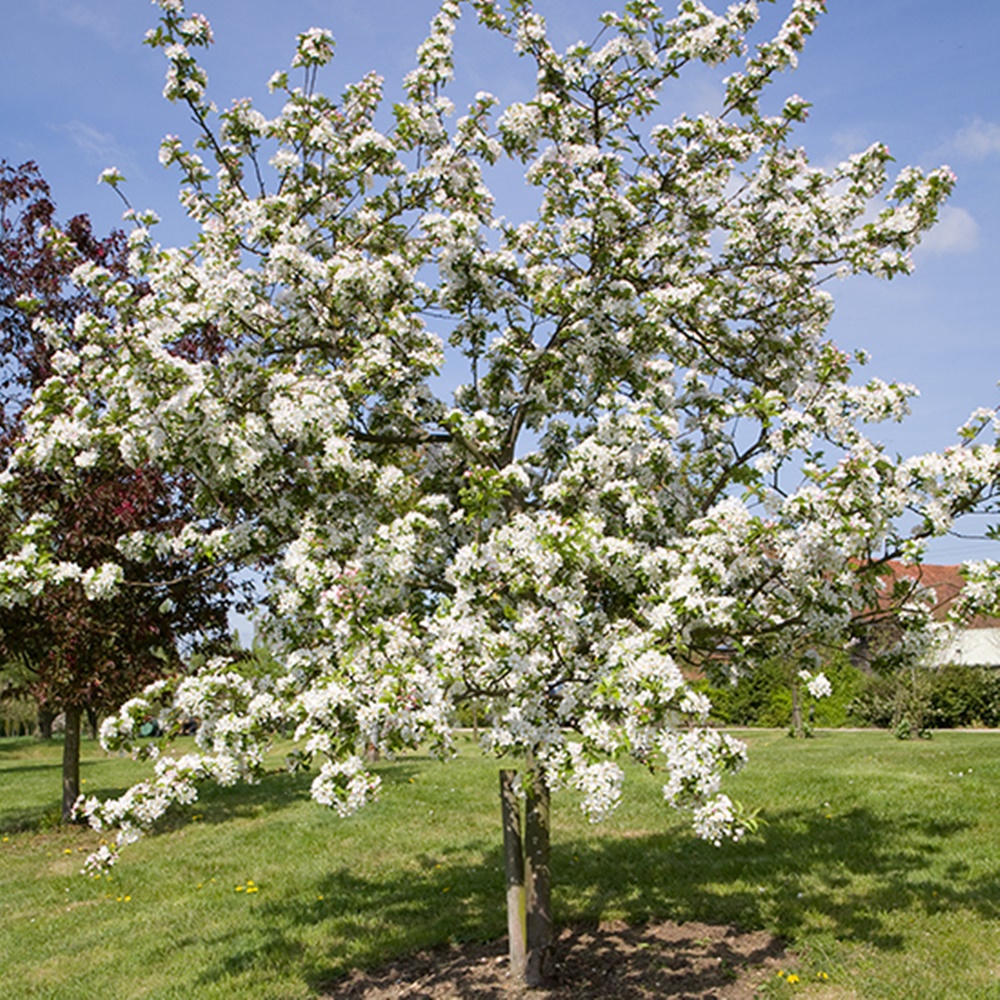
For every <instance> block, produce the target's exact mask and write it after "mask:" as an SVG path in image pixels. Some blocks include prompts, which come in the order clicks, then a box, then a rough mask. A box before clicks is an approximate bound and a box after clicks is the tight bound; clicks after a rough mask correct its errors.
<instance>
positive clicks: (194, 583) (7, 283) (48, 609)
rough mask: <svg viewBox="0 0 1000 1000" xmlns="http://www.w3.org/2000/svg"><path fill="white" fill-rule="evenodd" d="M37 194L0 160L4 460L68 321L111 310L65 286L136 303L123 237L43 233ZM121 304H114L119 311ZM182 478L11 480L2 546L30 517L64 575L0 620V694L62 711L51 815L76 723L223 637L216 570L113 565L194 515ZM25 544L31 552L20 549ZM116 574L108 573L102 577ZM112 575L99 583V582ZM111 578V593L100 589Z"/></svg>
mask: <svg viewBox="0 0 1000 1000" xmlns="http://www.w3.org/2000/svg"><path fill="white" fill-rule="evenodd" d="M54 215H55V208H54V205H53V202H52V200H51V196H50V192H49V189H48V185H47V184H46V183H45V181H44V179H43V178H42V177H41V175H40V173H39V171H38V168H37V167H36V166H35V165H34V164H33V163H25V164H22V165H21V166H19V167H14V166H11V165H9V164H7V163H6V162H3V163H0V225H2V227H3V243H2V255H0V357H2V359H3V360H2V368H0V373H2V375H0V458H2V460H3V462H4V464H5V465H6V464H7V462H8V461H9V460H10V457H11V455H12V454H13V451H14V448H15V447H16V445H17V444H18V443H19V442H20V441H21V440H22V438H23V435H24V425H23V416H24V412H25V409H26V408H27V406H28V405H29V403H30V399H31V394H32V392H34V391H35V390H36V389H37V388H38V387H39V386H41V385H42V384H43V383H44V382H45V381H46V380H47V379H48V378H49V377H50V376H51V375H52V373H53V371H54V370H55V368H56V367H57V366H58V365H59V364H60V363H65V360H64V361H63V362H60V359H59V357H58V356H57V351H56V348H55V346H54V343H53V341H52V340H51V339H49V334H50V333H51V331H53V330H58V331H60V334H61V336H62V340H61V347H60V350H61V351H62V352H63V355H64V359H65V357H66V356H67V355H68V357H72V352H74V351H75V350H77V349H78V348H79V347H80V346H81V345H80V342H79V341H78V340H77V339H76V333H75V332H74V331H75V324H76V321H77V319H78V318H79V317H81V316H86V317H90V318H91V320H94V319H96V318H97V317H107V316H109V315H110V313H111V308H112V307H110V306H107V307H106V306H104V305H103V304H102V302H101V300H100V299H99V298H97V297H95V296H93V295H91V294H89V293H88V292H86V291H85V290H83V289H81V288H79V287H78V286H75V285H73V284H72V283H71V281H70V280H69V277H70V274H71V272H72V271H73V269H74V268H76V267H77V266H79V265H80V264H82V263H86V262H94V263H97V264H100V266H102V267H103V268H105V269H106V271H107V273H108V274H109V275H110V276H112V277H113V279H114V280H115V281H116V282H118V283H119V284H120V288H119V294H120V296H125V297H129V298H134V297H138V296H141V295H142V294H143V292H144V289H143V287H142V285H141V283H138V282H134V281H132V280H131V278H130V276H129V271H128V266H127V243H126V240H125V237H124V235H123V234H122V233H112V234H111V235H110V236H108V237H106V238H103V239H98V238H96V237H95V236H94V235H93V233H92V231H91V227H90V224H89V221H88V220H87V218H86V217H85V216H75V217H74V218H72V219H71V220H70V221H69V222H68V223H67V224H66V225H65V226H64V227H63V228H62V230H61V232H60V235H59V236H58V238H56V237H55V236H54V233H55V231H56V230H55V226H56V222H55V218H54ZM124 302H125V298H124V297H122V298H120V302H119V306H118V308H119V309H120V308H121V307H122V305H124ZM186 492H187V491H186V485H185V482H184V480H183V478H180V477H176V476H167V475H166V474H165V473H163V472H162V471H160V470H157V469H155V468H153V467H152V466H150V465H148V464H146V465H143V466H140V467H129V466H127V465H125V464H124V463H123V462H122V461H121V460H120V459H116V458H115V457H114V456H110V457H108V456H105V457H104V458H103V459H101V460H99V459H98V456H97V455H96V454H90V455H88V456H86V457H83V458H81V460H80V461H78V462H77V463H76V465H75V467H74V468H73V469H72V470H64V471H63V472H61V473H47V472H45V471H43V470H40V469H17V470H14V472H13V474H12V477H11V479H10V482H9V484H8V492H7V497H6V500H7V502H6V504H5V506H4V509H3V514H2V517H0V542H2V543H3V544H4V547H5V548H6V545H7V543H8V542H9V540H10V539H11V538H12V537H14V536H15V535H16V534H17V532H18V530H19V529H20V528H21V527H22V526H23V525H24V524H25V523H26V522H29V521H32V519H34V521H33V523H34V524H35V526H36V528H38V529H39V530H40V531H42V532H43V533H44V535H45V542H44V545H45V548H46V551H47V552H49V553H50V555H51V558H52V559H53V560H54V561H55V563H54V564H55V565H56V567H57V572H58V573H59V574H60V575H61V576H62V577H63V579H62V583H61V585H60V586H59V587H50V588H47V589H44V590H39V591H38V592H37V593H34V594H31V595H30V596H27V597H25V598H24V599H22V600H20V601H17V602H14V603H11V604H9V605H8V606H7V607H6V608H5V609H4V613H3V617H2V619H0V657H2V658H3V659H6V660H7V661H8V663H10V664H12V665H13V669H12V670H9V671H8V677H7V684H6V686H5V690H4V692H3V696H4V697H8V698H16V697H19V696H24V695H29V696H30V697H32V698H33V699H34V700H35V701H36V703H37V705H38V707H39V713H40V715H42V716H43V717H45V718H46V719H48V720H51V719H52V718H53V717H54V716H55V715H56V714H58V713H64V715H65V722H66V725H65V743H64V756H63V794H62V812H63V818H64V819H69V818H70V816H71V812H72V807H73V804H74V803H75V801H76V799H77V798H78V796H79V791H80V789H79V758H80V731H81V719H82V717H83V716H85V715H87V716H89V717H90V719H91V722H92V724H93V725H94V727H95V728H96V724H97V716H98V714H99V713H103V712H107V711H109V710H111V709H114V708H116V707H117V706H119V705H120V704H121V703H122V702H123V701H124V700H125V699H127V698H128V697H129V696H130V695H133V694H135V693H136V692H137V691H139V690H140V689H141V688H142V687H143V686H144V685H146V684H148V683H149V682H151V681H152V680H154V679H156V678H157V677H160V676H162V675H163V674H165V673H174V672H177V671H179V670H181V669H182V664H181V662H180V658H179V656H180V650H181V647H180V645H179V642H180V640H181V639H182V638H184V637H192V636H196V635H202V636H205V637H213V638H215V639H216V640H218V639H219V638H220V637H222V636H224V635H225V629H226V614H227V591H228V584H227V582H226V578H225V575H224V574H223V573H222V572H221V571H220V570H219V569H218V568H217V567H214V566H208V565H207V564H200V563H197V562H192V561H190V560H188V559H185V558H183V557H178V556H176V555H174V554H173V553H172V552H170V551H169V550H164V551H162V552H161V553H160V554H158V555H157V556H156V557H155V558H153V559H143V560H140V559H138V558H131V559H129V558H123V553H122V552H121V550H120V548H119V545H120V543H121V541H122V539H124V538H127V537H128V536H129V535H130V534H132V533H134V532H137V531H142V530H151V529H155V530H156V531H158V532H162V533H164V534H165V535H166V536H169V535H170V534H171V533H174V532H176V531H179V530H180V528H181V527H182V526H183V525H185V524H187V523H188V521H189V520H190V519H191V517H192V510H191V508H190V506H189V503H188V500H187V496H186ZM29 544H30V543H29ZM109 567H114V568H113V569H110V570H109V569H108V568H109ZM109 572H110V574H111V576H110V577H109V576H108V573H109ZM112 577H113V578H114V580H116V581H118V582H120V583H121V584H122V586H120V587H117V588H114V589H113V588H112V586H111V583H112Z"/></svg>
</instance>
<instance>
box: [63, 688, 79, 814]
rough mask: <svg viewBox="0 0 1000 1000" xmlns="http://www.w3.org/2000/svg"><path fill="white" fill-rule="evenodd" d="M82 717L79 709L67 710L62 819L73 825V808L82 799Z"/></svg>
mask: <svg viewBox="0 0 1000 1000" xmlns="http://www.w3.org/2000/svg"><path fill="white" fill-rule="evenodd" d="M81 716H82V713H81V712H80V709H79V708H75V707H74V708H67V709H66V733H65V735H64V738H63V760H62V778H63V794H62V819H63V822H64V823H72V822H73V821H74V819H73V806H74V805H76V800H77V799H78V798H79V797H80V728H81V721H82V719H81Z"/></svg>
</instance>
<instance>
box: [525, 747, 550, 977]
mask: <svg viewBox="0 0 1000 1000" xmlns="http://www.w3.org/2000/svg"><path fill="white" fill-rule="evenodd" d="M529 779H530V784H529V786H528V789H527V801H526V803H525V822H524V880H525V883H526V886H527V900H526V903H527V920H526V924H527V932H528V934H527V936H528V961H527V972H526V976H525V981H526V982H527V984H528V986H541V985H542V984H543V983H544V982H545V980H546V978H547V977H548V973H549V950H550V949H551V947H552V865H551V862H550V844H551V840H552V836H551V833H552V821H551V815H552V814H551V809H550V806H549V786H548V785H547V784H546V783H545V776H544V775H543V774H542V770H541V768H540V767H537V766H535V765H532V766H531V770H530V772H529Z"/></svg>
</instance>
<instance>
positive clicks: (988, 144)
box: [951, 118, 1000, 160]
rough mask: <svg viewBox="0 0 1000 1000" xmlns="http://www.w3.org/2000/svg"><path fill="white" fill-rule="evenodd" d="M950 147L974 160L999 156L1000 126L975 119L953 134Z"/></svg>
mask: <svg viewBox="0 0 1000 1000" xmlns="http://www.w3.org/2000/svg"><path fill="white" fill-rule="evenodd" d="M951 145H952V146H953V148H954V149H955V150H956V151H957V152H959V153H962V154H963V155H965V156H969V157H971V158H972V159H974V160H985V159H986V158H987V157H988V156H997V155H1000V124H997V123H996V122H987V121H983V119H982V118H976V119H974V120H973V121H971V122H970V123H969V124H968V125H966V126H964V127H963V128H961V129H959V130H958V132H956V133H955V135H954V137H953V138H952V140H951Z"/></svg>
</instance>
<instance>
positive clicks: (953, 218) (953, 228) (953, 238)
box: [920, 205, 979, 253]
mask: <svg viewBox="0 0 1000 1000" xmlns="http://www.w3.org/2000/svg"><path fill="white" fill-rule="evenodd" d="M978 246H979V224H978V223H977V222H976V220H975V219H974V218H973V217H972V215H971V214H970V213H969V212H967V211H966V210H965V209H964V208H956V207H955V206H953V205H945V206H944V208H942V209H941V214H940V215H939V216H938V221H937V225H935V226H934V228H933V229H932V230H931V231H930V232H929V233H928V234H927V235H926V236H925V237H924V238H923V239H922V240H921V241H920V248H921V249H922V250H923V251H925V252H926V253H971V252H972V251H973V250H975V249H976V248H977V247H978Z"/></svg>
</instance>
